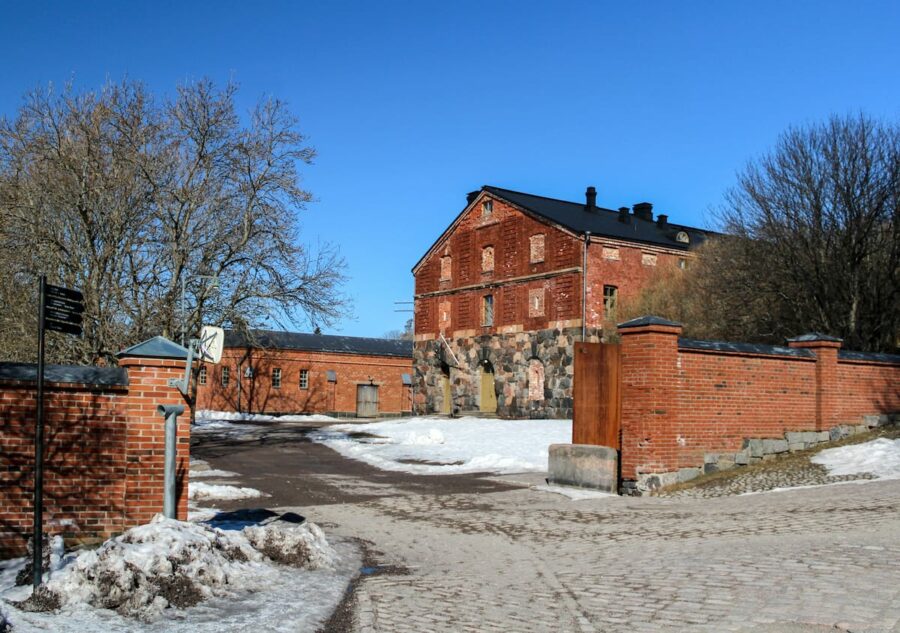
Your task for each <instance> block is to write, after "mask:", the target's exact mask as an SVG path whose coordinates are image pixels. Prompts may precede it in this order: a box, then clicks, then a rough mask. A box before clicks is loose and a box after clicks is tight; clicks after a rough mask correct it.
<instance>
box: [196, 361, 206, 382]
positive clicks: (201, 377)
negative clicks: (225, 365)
mask: <svg viewBox="0 0 900 633" xmlns="http://www.w3.org/2000/svg"><path fill="white" fill-rule="evenodd" d="M197 382H199V383H200V384H201V385H205V384H206V367H205V366H204V367H201V368H200V375H199V376H198V377H197Z"/></svg>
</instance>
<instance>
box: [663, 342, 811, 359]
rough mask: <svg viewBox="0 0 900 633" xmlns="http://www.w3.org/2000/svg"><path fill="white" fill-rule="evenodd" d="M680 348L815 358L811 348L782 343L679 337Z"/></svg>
mask: <svg viewBox="0 0 900 633" xmlns="http://www.w3.org/2000/svg"><path fill="white" fill-rule="evenodd" d="M678 348H679V349H686V350H695V351H701V352H718V353H726V354H755V355H759V356H792V357H794V358H813V359H814V358H815V357H816V354H815V352H813V351H812V350H810V349H806V348H799V347H784V346H781V345H762V344H757V343H728V342H726V341H700V340H697V339H690V338H679V339H678Z"/></svg>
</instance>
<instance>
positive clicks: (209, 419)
mask: <svg viewBox="0 0 900 633" xmlns="http://www.w3.org/2000/svg"><path fill="white" fill-rule="evenodd" d="M336 420H337V418H333V417H331V416H328V415H321V414H317V413H316V414H309V415H263V414H261V413H234V412H233V411H213V410H210V409H200V410H198V411H197V414H196V415H195V416H194V421H195V423H196V424H197V425H198V426H206V425H209V424H213V423H215V422H334V421H336Z"/></svg>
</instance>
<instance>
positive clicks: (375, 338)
mask: <svg viewBox="0 0 900 633" xmlns="http://www.w3.org/2000/svg"><path fill="white" fill-rule="evenodd" d="M228 331H229V332H236V333H238V334H241V332H240V330H236V329H230V330H228ZM249 331H250V332H256V333H260V334H301V335H304V336H328V337H332V338H355V339H362V340H366V341H401V342H411V341H403V339H393V338H386V337H383V336H353V335H350V334H316V333H315V332H295V331H292V330H263V329H260V328H250V329H249Z"/></svg>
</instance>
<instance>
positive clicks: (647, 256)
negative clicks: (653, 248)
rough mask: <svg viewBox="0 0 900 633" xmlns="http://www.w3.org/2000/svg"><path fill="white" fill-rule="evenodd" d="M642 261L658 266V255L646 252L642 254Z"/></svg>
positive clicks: (646, 264) (648, 264) (647, 264)
mask: <svg viewBox="0 0 900 633" xmlns="http://www.w3.org/2000/svg"><path fill="white" fill-rule="evenodd" d="M641 263H642V264H643V265H644V266H656V255H655V254H654V253H644V254H643V255H641Z"/></svg>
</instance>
